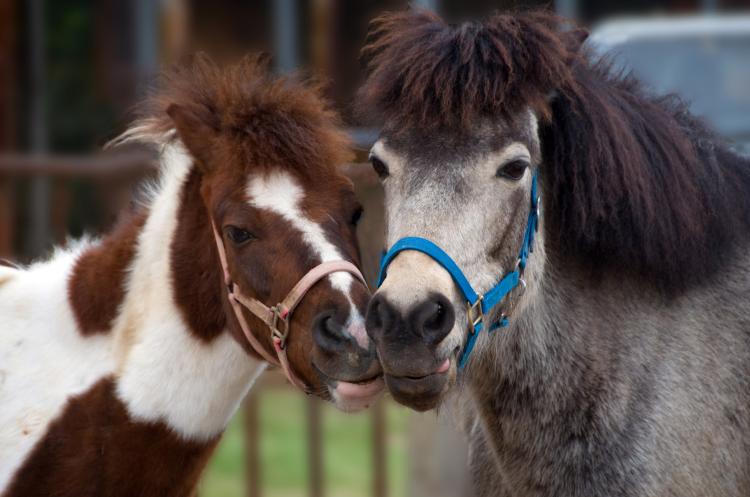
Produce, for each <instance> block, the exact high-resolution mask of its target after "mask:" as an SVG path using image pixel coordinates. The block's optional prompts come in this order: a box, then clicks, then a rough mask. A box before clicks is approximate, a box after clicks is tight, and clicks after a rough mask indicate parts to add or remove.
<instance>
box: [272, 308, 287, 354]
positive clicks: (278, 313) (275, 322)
mask: <svg viewBox="0 0 750 497" xmlns="http://www.w3.org/2000/svg"><path fill="white" fill-rule="evenodd" d="M271 313H272V316H271V326H270V327H271V338H277V339H278V340H279V345H280V346H281V348H282V349H283V348H284V347H285V346H286V338H287V336H288V335H289V313H288V312H287V313H285V312H284V310H283V309H282V308H281V305H275V306H273V307H271ZM279 322H281V323H284V331H281V330H279Z"/></svg>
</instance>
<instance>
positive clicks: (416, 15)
mask: <svg viewBox="0 0 750 497" xmlns="http://www.w3.org/2000/svg"><path fill="white" fill-rule="evenodd" d="M563 25H564V21H562V20H561V19H559V18H556V17H555V16H553V15H551V14H548V13H540V12H531V13H524V14H519V15H515V16H508V15H496V16H494V17H491V18H490V19H488V20H487V21H486V22H484V23H464V24H462V25H460V26H455V27H454V26H448V25H446V24H445V23H444V22H443V21H442V20H440V19H439V18H438V17H437V16H435V15H434V14H431V13H427V12H423V11H411V12H405V13H397V14H390V15H386V16H383V17H381V18H379V19H377V20H375V21H374V22H373V25H372V28H371V31H370V35H369V37H368V44H367V45H366V46H365V48H364V50H363V60H364V62H365V63H366V65H367V69H368V74H369V79H368V80H367V82H366V84H365V85H364V87H363V88H362V91H361V92H360V99H361V108H362V109H363V110H365V111H367V112H369V113H370V115H373V114H374V115H377V116H379V117H381V118H384V119H386V120H388V121H389V122H390V123H391V125H393V124H396V125H397V126H399V127H409V126H421V127H427V128H429V127H436V126H439V127H445V126H449V127H456V128H457V129H467V128H468V127H469V126H470V125H471V123H472V122H473V121H475V120H476V119H477V118H481V117H489V116H495V117H496V118H497V117H507V116H508V115H512V114H513V113H516V112H519V111H520V110H522V109H525V108H531V109H533V110H534V111H536V112H537V115H539V116H540V117H541V118H542V122H541V125H540V135H541V140H542V147H543V163H542V165H541V173H540V176H541V182H542V188H543V189H544V195H545V200H546V203H545V205H546V208H545V213H544V216H545V221H546V223H545V224H546V229H547V232H548V235H549V236H550V241H551V242H552V243H555V244H556V246H557V247H558V248H559V249H560V252H561V253H562V254H563V255H565V256H568V257H573V258H576V259H578V260H580V261H581V262H582V263H583V264H585V265H586V266H587V267H592V266H593V268H594V269H605V268H610V267H616V268H618V269H621V270H625V271H628V272H635V273H636V274H639V275H641V276H644V277H647V278H648V279H650V280H651V281H654V282H655V283H656V284H657V285H658V286H660V287H662V288H675V287H684V285H686V284H689V283H692V282H696V281H699V280H700V279H702V278H703V277H704V276H706V275H710V274H712V273H713V272H714V270H715V269H716V268H717V267H718V265H720V264H723V263H724V261H725V258H726V256H727V253H728V252H727V251H728V249H730V248H731V247H733V246H734V245H735V244H736V243H737V242H738V241H739V240H740V238H741V237H744V236H745V235H746V233H747V231H748V227H749V226H750V164H748V161H747V160H746V159H742V158H739V157H737V156H736V155H734V154H733V153H731V152H729V151H728V150H727V149H726V147H725V146H723V145H722V144H720V143H718V142H717V140H716V139H715V138H714V137H713V136H712V135H711V133H710V132H708V131H707V130H706V129H705V128H704V126H703V125H702V124H701V123H700V122H699V121H698V120H696V119H695V118H693V117H691V116H690V115H689V114H688V112H687V110H686V107H685V106H684V105H683V104H682V103H681V102H679V101H678V100H677V99H676V98H674V97H662V98H653V97H650V96H648V95H646V94H645V93H644V91H642V89H641V88H640V86H639V84H638V83H637V82H636V81H634V80H633V79H632V78H629V77H624V76H620V75H616V74H613V73H612V71H611V70H610V68H609V66H608V65H607V64H606V63H603V62H593V61H592V58H591V57H590V56H589V55H588V54H587V53H586V51H585V50H584V49H581V41H582V37H581V36H580V33H581V32H580V31H576V30H565V29H563Z"/></svg>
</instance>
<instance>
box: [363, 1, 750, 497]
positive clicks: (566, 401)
mask: <svg viewBox="0 0 750 497" xmlns="http://www.w3.org/2000/svg"><path fill="white" fill-rule="evenodd" d="M569 27H570V24H569V23H568V22H566V21H564V20H561V19H558V18H556V17H554V16H553V15H550V14H548V13H543V12H537V13H534V12H529V13H522V14H518V15H495V16H492V17H490V18H488V19H486V20H485V21H483V22H465V23H462V24H459V25H449V24H447V23H445V22H443V20H442V19H440V18H439V17H438V16H436V15H434V14H432V13H428V12H421V11H411V12H406V13H397V14H391V15H386V16H384V17H382V18H380V19H378V20H377V21H376V22H375V23H374V25H373V27H372V29H371V31H370V36H369V40H368V44H367V45H366V46H365V48H364V51H363V55H364V58H365V60H366V61H367V66H368V71H369V75H368V80H367V82H366V83H365V86H364V87H363V89H362V91H361V93H360V97H361V98H360V100H359V101H360V102H361V104H362V105H363V107H364V108H365V109H369V110H370V112H371V113H377V114H379V115H380V116H382V118H383V120H384V126H383V131H382V134H381V137H380V139H379V140H378V142H377V143H376V144H375V146H374V147H373V149H372V163H373V167H374V168H375V170H376V171H377V172H378V174H379V175H380V177H381V178H382V181H383V185H384V189H385V205H386V211H387V212H386V226H387V236H386V238H387V242H388V245H389V246H393V245H394V244H395V243H396V242H397V240H400V239H403V238H404V237H412V239H413V238H416V237H420V238H422V239H428V240H430V241H431V242H432V243H433V244H436V245H438V246H439V247H440V248H441V249H442V250H443V251H444V252H445V253H446V254H447V255H448V257H450V259H451V260H452V261H453V263H454V264H455V265H457V266H458V267H459V268H460V270H461V271H462V273H463V275H464V276H465V279H466V280H468V282H469V284H470V285H471V286H472V287H473V289H474V291H476V292H477V293H479V294H480V295H482V294H484V295H485V296H487V295H489V298H487V301H492V300H493V299H494V296H495V295H497V293H488V290H490V289H492V288H493V287H495V285H497V284H498V282H500V281H513V278H515V277H522V278H524V279H525V282H526V284H525V285H521V284H519V285H516V286H512V285H511V286H508V287H507V288H512V289H513V290H512V291H511V292H510V293H507V294H505V295H506V297H507V298H505V299H504V300H502V301H500V302H499V305H492V306H490V307H489V308H488V307H483V303H482V301H481V300H477V301H478V302H479V306H478V307H477V306H474V307H468V306H467V300H468V299H467V298H466V293H465V292H464V291H460V290H459V287H458V285H456V284H455V280H454V279H453V277H452V275H456V274H457V272H456V271H455V270H453V271H452V272H451V273H449V272H448V271H446V270H445V269H444V268H445V267H446V265H445V264H443V265H441V264H439V263H438V262H437V261H436V260H435V259H433V258H431V257H428V256H427V255H425V254H424V253H421V252H418V251H414V250H408V251H402V252H400V253H398V255H397V256H396V257H395V258H394V259H393V260H392V261H391V264H390V266H389V267H388V270H387V276H386V277H385V279H384V281H383V284H382V286H381V287H380V289H379V290H378V291H377V292H376V293H375V294H374V296H373V299H372V301H371V303H370V307H369V310H368V315H367V331H368V333H369V335H370V336H371V337H372V338H373V340H374V341H375V342H376V345H377V349H378V353H379V354H378V355H379V358H380V361H381V364H382V368H383V371H384V377H385V381H386V384H387V386H388V389H389V390H390V392H391V394H392V395H393V396H394V398H395V399H396V400H398V401H399V402H401V403H403V404H405V405H408V406H410V407H413V408H416V409H428V408H432V407H434V406H437V405H439V404H440V403H441V402H443V401H444V400H445V399H447V398H452V400H458V401H460V404H459V405H461V406H462V407H465V411H466V414H467V416H466V417H465V421H466V426H467V428H468V432H469V438H470V461H471V463H470V464H471V470H472V474H473V480H474V482H475V483H476V495H478V496H488V497H489V496H492V497H602V496H607V497H645V496H649V497H674V496H681V497H706V496H722V497H729V496H732V497H741V496H742V497H744V496H748V495H750V307H748V303H749V301H750V300H749V296H750V161H748V159H747V158H742V157H739V156H737V155H735V154H733V153H732V152H731V151H730V150H729V149H728V148H727V147H726V146H725V145H724V144H722V143H721V141H720V140H718V139H717V138H716V137H714V136H712V133H711V132H710V131H708V130H706V129H705V127H704V126H703V125H702V124H701V123H700V122H698V121H697V120H696V119H695V118H694V117H692V116H691V115H690V114H689V113H688V112H687V110H686V108H685V106H684V105H683V104H681V103H680V102H679V101H677V100H676V99H674V98H669V97H656V96H652V95H648V94H647V93H646V92H645V91H644V90H643V89H642V88H641V86H640V85H639V83H638V82H637V81H634V80H633V79H631V78H628V77H622V76H621V75H618V74H613V73H612V71H611V70H610V69H609V67H608V65H607V63H606V61H605V62H601V61H597V59H595V58H592V56H590V54H588V53H587V49H586V47H585V46H582V45H581V42H582V39H583V33H582V32H580V31H578V30H576V29H569ZM535 178H536V179H537V180H538V182H537V181H535ZM537 187H538V189H537ZM538 196H541V214H539V211H538V210H537V207H538V206H539V203H538ZM534 219H538V220H539V222H540V224H539V225H538V228H539V229H538V232H536V230H534V222H533V221H534ZM527 227H530V229H529V230H527ZM532 238H533V240H534V244H533V248H534V250H533V253H531V255H529V256H528V257H526V253H527V252H526V249H525V247H528V246H529V240H531V239H532ZM397 248H398V247H397ZM442 260H443V261H445V260H446V259H445V258H443V259H442ZM524 261H526V262H524ZM451 269H452V268H451ZM519 274H520V276H519ZM506 276H509V277H510V278H511V279H510V280H508V279H506ZM459 281H461V282H463V280H459ZM515 281H520V279H516V280H515ZM472 300H473V299H472ZM478 308H479V309H481V312H480V311H478V310H477V309H478ZM475 321H479V322H480V323H483V326H484V330H483V331H481V332H479V333H478V334H474V333H475V328H474V326H473V325H474V322H475ZM502 325H505V326H504V327H503V326H502ZM497 326H499V327H498V328H497V329H495V328H496V327H497ZM493 329H495V331H492V330H493ZM470 336H471V337H478V338H477V339H476V342H474V343H475V347H474V348H473V352H471V355H470V356H469V358H468V362H465V363H463V364H464V365H465V367H463V368H461V367H459V364H458V361H457V359H459V358H460V357H462V356H463V353H462V352H461V351H462V350H467V349H466V344H467V343H471V342H469V341H468V340H469V337H470ZM459 354H461V355H459ZM454 386H455V387H454Z"/></svg>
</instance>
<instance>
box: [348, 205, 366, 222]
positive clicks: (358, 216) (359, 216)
mask: <svg viewBox="0 0 750 497" xmlns="http://www.w3.org/2000/svg"><path fill="white" fill-rule="evenodd" d="M363 213H364V209H362V207H357V209H356V210H355V211H354V213H352V218H351V219H350V220H349V222H350V223H351V225H352V226H357V223H359V220H360V219H362V214H363Z"/></svg>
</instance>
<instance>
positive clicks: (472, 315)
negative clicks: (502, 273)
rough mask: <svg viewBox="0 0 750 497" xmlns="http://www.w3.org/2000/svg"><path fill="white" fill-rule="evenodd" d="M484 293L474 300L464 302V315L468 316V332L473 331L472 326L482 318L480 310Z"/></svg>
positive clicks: (482, 312) (482, 314)
mask: <svg viewBox="0 0 750 497" xmlns="http://www.w3.org/2000/svg"><path fill="white" fill-rule="evenodd" d="M483 300H484V295H480V296H479V298H478V299H477V301H476V302H474V303H473V304H472V303H471V302H466V317H468V318H469V333H471V334H473V333H474V328H476V326H477V325H478V324H479V323H481V322H482V320H484V311H483V310H482V301H483Z"/></svg>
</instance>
